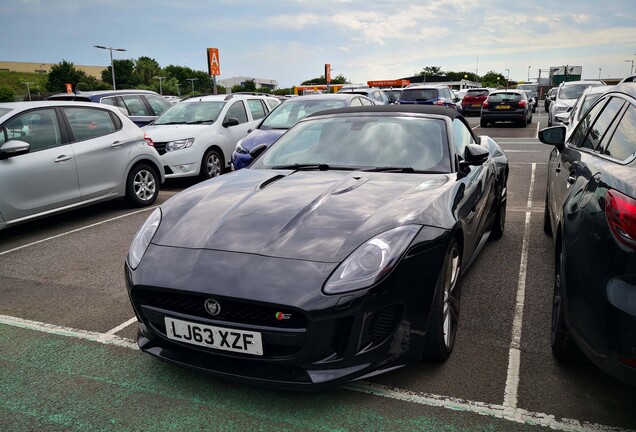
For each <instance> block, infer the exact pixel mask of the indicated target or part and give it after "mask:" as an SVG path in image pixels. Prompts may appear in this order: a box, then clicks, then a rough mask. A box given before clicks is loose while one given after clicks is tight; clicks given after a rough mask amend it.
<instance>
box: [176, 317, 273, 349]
mask: <svg viewBox="0 0 636 432" xmlns="http://www.w3.org/2000/svg"><path fill="white" fill-rule="evenodd" d="M164 322H165V324H166V335H167V336H168V339H172V340H175V341H179V342H184V343H188V344H192V345H198V346H203V347H207V348H214V349H218V350H223V351H233V352H240V353H244V354H252V355H263V341H262V338H261V334H260V333H258V332H253V331H246V330H236V329H228V328H223V327H215V326H209V325H205V324H199V323H192V322H188V321H181V320H178V319H174V318H168V317H165V318H164Z"/></svg>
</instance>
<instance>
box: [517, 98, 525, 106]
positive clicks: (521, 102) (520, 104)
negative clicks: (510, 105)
mask: <svg viewBox="0 0 636 432" xmlns="http://www.w3.org/2000/svg"><path fill="white" fill-rule="evenodd" d="M526 103H527V102H526V101H524V100H523V99H521V100H520V101H519V103H518V104H517V105H519V106H520V107H521V108H523V107H524V106H526Z"/></svg>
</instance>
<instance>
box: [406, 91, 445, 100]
mask: <svg viewBox="0 0 636 432" xmlns="http://www.w3.org/2000/svg"><path fill="white" fill-rule="evenodd" d="M431 99H437V90H436V89H412V90H409V89H406V90H404V91H402V95H401V96H400V100H403V101H418V100H431Z"/></svg>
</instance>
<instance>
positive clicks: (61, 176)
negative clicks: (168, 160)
mask: <svg viewBox="0 0 636 432" xmlns="http://www.w3.org/2000/svg"><path fill="white" fill-rule="evenodd" d="M164 179H165V174H164V170H163V164H162V163H161V159H160V156H159V154H158V153H157V150H156V149H155V148H154V146H153V142H152V141H151V140H150V139H149V138H148V137H147V136H145V134H144V132H143V131H142V130H141V129H139V127H137V126H136V125H135V124H134V123H133V122H132V121H130V120H129V119H128V118H127V117H126V116H125V115H124V114H123V113H122V112H121V111H120V110H118V109H117V108H114V107H110V106H106V105H98V104H94V103H85V102H61V101H58V102H16V103H2V104H0V230H1V229H3V228H7V227H9V226H12V225H15V224H18V223H21V222H26V221H28V220H32V219H35V218H39V217H43V216H48V215H51V214H54V213H59V212H62V211H66V210H71V209H74V208H77V207H81V206H86V205H89V204H93V203H96V202H100V201H106V200H110V199H115V198H120V197H125V198H126V200H127V201H128V202H129V203H130V204H131V205H132V206H135V207H143V206H149V205H151V204H152V203H154V202H155V200H156V199H157V196H158V194H159V186H160V185H161V183H163V181H164Z"/></svg>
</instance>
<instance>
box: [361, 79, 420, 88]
mask: <svg viewBox="0 0 636 432" xmlns="http://www.w3.org/2000/svg"><path fill="white" fill-rule="evenodd" d="M410 83H411V81H409V80H382V81H367V85H368V86H369V87H389V86H390V87H406V86H407V85H409V84H410Z"/></svg>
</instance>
